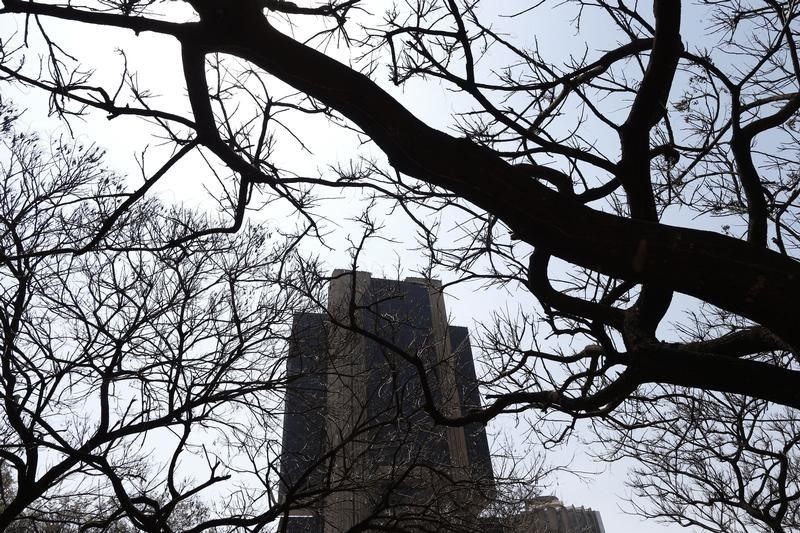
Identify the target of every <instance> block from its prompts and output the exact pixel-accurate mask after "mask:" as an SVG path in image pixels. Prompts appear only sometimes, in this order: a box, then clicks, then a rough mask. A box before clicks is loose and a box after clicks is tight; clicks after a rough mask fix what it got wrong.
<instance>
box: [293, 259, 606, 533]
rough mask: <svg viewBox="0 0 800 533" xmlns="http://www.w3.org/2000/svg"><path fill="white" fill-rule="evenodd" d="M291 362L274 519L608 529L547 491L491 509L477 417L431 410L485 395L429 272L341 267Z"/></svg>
mask: <svg viewBox="0 0 800 533" xmlns="http://www.w3.org/2000/svg"><path fill="white" fill-rule="evenodd" d="M286 368H287V372H286V379H287V392H286V402H285V414H284V432H283V453H282V460H281V467H280V476H281V485H280V494H279V497H280V499H281V501H282V502H283V503H284V504H286V507H287V511H286V512H285V513H284V515H283V518H282V519H281V521H280V524H279V531H287V532H290V533H301V532H302V533H343V532H345V531H351V530H355V531H362V530H367V531H369V530H382V531H386V530H392V531H480V532H481V533H494V532H498V533H499V532H503V533H506V532H508V533H545V532H546V533H604V530H603V526H602V521H601V520H600V516H599V514H598V513H596V512H594V511H591V510H587V509H583V508H574V507H565V506H563V505H562V504H561V503H560V502H558V500H555V499H554V498H541V499H537V500H535V501H534V500H531V501H529V502H525V503H524V504H521V505H520V509H519V512H517V513H512V516H510V517H509V516H506V517H505V518H503V519H502V520H501V519H500V518H499V517H496V516H492V515H491V512H490V510H491V508H490V506H489V504H490V503H491V502H492V501H493V499H494V498H495V480H494V475H493V471H492V463H491V458H490V454H489V445H488V441H487V437H486V430H485V428H484V426H483V425H482V424H479V423H473V424H467V425H465V426H457V427H449V426H446V425H442V424H437V423H436V422H435V420H434V418H433V417H432V416H431V411H432V410H434V411H435V412H438V413H440V414H441V415H442V416H444V417H447V418H452V417H458V416H460V415H463V414H465V413H467V412H469V411H470V410H472V409H478V408H480V405H481V401H480V395H479V391H478V386H477V380H476V375H475V367H474V363H473V357H472V350H471V348H470V341H469V334H468V331H467V329H466V328H463V327H458V326H451V325H449V324H448V323H447V313H446V310H445V305H444V299H443V297H442V292H441V286H440V285H439V284H438V283H437V282H435V281H434V282H431V281H429V280H423V279H417V278H407V279H406V280H405V281H394V280H385V279H378V278H373V277H372V276H371V275H370V274H369V273H366V272H352V271H335V272H334V274H333V276H332V281H331V284H330V287H329V293H328V310H327V313H302V314H297V315H295V317H294V323H293V326H292V335H291V339H290V351H289V356H288V359H287V366H286Z"/></svg>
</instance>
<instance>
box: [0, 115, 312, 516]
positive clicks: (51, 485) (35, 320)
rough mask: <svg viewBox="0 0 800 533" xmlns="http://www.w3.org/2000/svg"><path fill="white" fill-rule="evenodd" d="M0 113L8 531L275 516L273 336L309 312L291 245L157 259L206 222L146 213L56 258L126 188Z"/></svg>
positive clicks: (208, 241) (260, 233)
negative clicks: (290, 285)
mask: <svg viewBox="0 0 800 533" xmlns="http://www.w3.org/2000/svg"><path fill="white" fill-rule="evenodd" d="M3 117H4V119H5V120H4V128H3V132H2V150H3V163H2V195H1V196H2V200H1V202H2V204H0V220H1V221H2V224H3V229H2V241H1V242H2V250H3V252H2V269H0V272H2V295H0V302H2V311H1V312H0V324H2V335H1V336H0V340H1V342H2V350H3V352H2V353H3V360H2V375H3V382H2V402H3V403H2V413H3V416H2V417H1V418H0V427H2V431H0V433H1V434H2V437H0V459H2V461H3V463H2V464H3V468H4V475H3V481H4V483H3V492H2V496H3V505H2V508H1V509H0V528H2V529H4V530H5V529H6V528H12V529H13V528H14V527H16V528H22V530H26V531H27V530H29V529H30V528H32V527H33V528H34V529H36V528H44V529H47V528H50V529H49V530H58V531H69V530H71V529H75V530H77V529H78V528H79V527H80V528H81V529H82V530H86V529H99V530H109V528H112V529H113V528H115V527H123V528H124V527H127V526H135V527H136V528H137V529H141V530H145V531H171V530H173V529H176V528H178V529H181V530H197V531H200V530H207V529H213V527H216V526H228V527H230V526H235V525H246V523H247V521H248V520H250V521H255V522H259V521H263V520H267V521H268V520H269V519H270V518H269V517H270V516H272V517H274V516H276V515H277V513H279V512H280V507H279V506H277V505H276V503H275V501H274V498H273V489H274V479H273V478H272V477H271V476H269V475H268V474H269V472H270V471H271V469H272V470H274V469H275V468H276V466H274V465H277V457H278V450H276V444H275V443H276V442H277V440H276V439H277V435H276V433H275V425H264V424H263V422H264V421H265V420H270V419H273V418H275V417H277V416H279V412H280V411H279V407H280V402H281V395H282V392H281V391H282V390H283V389H282V385H283V384H284V383H285V376H284V375H283V373H282V371H281V370H280V361H282V354H283V350H285V347H284V344H285V343H284V342H283V341H284V339H285V338H286V336H287V331H288V329H287V328H288V324H289V323H290V321H291V316H292V313H293V312H295V310H297V309H299V308H301V307H302V302H300V301H298V300H297V298H298V297H297V295H296V294H297V293H295V292H293V291H288V290H286V285H284V284H282V283H274V282H275V281H277V280H278V277H279V276H280V275H281V274H280V271H281V269H282V268H286V269H287V272H289V271H290V269H288V268H287V265H288V264H289V262H290V252H291V249H292V241H291V240H288V241H287V240H284V239H283V238H278V239H274V238H271V236H270V235H268V234H267V233H266V231H264V230H261V229H258V228H252V227H249V228H244V229H243V231H242V232H241V233H239V234H238V235H236V236H232V237H228V236H224V235H217V234H213V235H209V236H207V237H205V238H199V239H195V240H192V241H190V242H187V243H185V244H183V245H179V246H176V247H170V248H168V249H162V248H159V247H158V246H155V245H154V243H161V242H163V239H164V238H166V239H171V238H175V237H176V236H179V235H180V234H181V232H183V231H184V228H185V227H186V225H187V224H191V223H195V224H203V222H202V221H201V220H200V218H201V217H200V215H197V214H193V213H191V212H188V211H181V210H174V209H168V208H166V207H165V206H162V205H159V204H158V203H156V202H148V203H142V204H139V205H138V206H137V208H135V209H133V210H130V211H127V212H126V213H125V216H124V219H123V218H119V219H118V220H117V222H116V223H115V226H114V228H112V229H110V230H109V233H108V239H110V240H107V241H106V243H107V245H106V246H103V247H102V249H99V250H93V251H91V252H87V253H85V254H82V255H73V254H63V253H60V252H59V250H60V249H62V248H64V247H71V246H74V245H75V243H79V242H81V241H83V240H85V239H86V238H87V236H88V237H89V238H91V236H92V235H94V234H96V233H97V231H98V228H99V227H100V226H101V225H102V224H104V223H105V220H107V218H104V216H103V215H104V214H106V213H108V212H110V211H111V210H113V209H114V208H115V206H117V205H119V204H120V203H121V202H122V201H123V200H122V199H121V198H120V193H119V190H120V186H121V183H120V178H118V177H117V176H115V175H113V174H112V173H110V172H109V171H108V170H106V169H105V168H104V167H103V164H102V161H101V155H102V154H101V153H100V152H99V150H98V149H96V148H94V147H90V146H85V147H84V146H77V145H74V144H72V143H64V142H60V141H56V142H54V143H53V144H52V146H51V148H50V149H47V148H45V147H43V146H42V142H41V141H40V140H39V139H38V138H37V137H36V136H34V135H31V134H26V133H24V132H19V131H17V129H16V128H15V125H14V117H15V113H14V111H13V110H12V109H11V108H10V107H9V106H7V105H6V104H4V106H3ZM154 221H157V222H159V223H160V224H154V223H153V222H154ZM165 221H168V222H169V223H165ZM117 238H119V239H120V240H121V241H123V242H124V243H125V245H124V246H117V245H115V244H114V240H115V239H117ZM269 281H272V282H273V283H269ZM264 358H267V361H269V362H270V364H262V360H263V359H264ZM151 442H152V443H153V444H151ZM212 442H215V443H216V445H215V446H210V443H212ZM247 443H250V448H248V451H249V454H246V455H245V456H244V457H245V462H242V461H243V459H242V456H241V454H240V453H237V449H238V448H239V447H241V446H243V445H245V444H247ZM265 473H266V474H267V475H265ZM243 479H246V480H249V482H248V483H246V488H241V487H242V486H243V485H245V484H244V482H243V481H242V480H243ZM9 484H10V485H11V486H9ZM212 491H213V492H214V494H226V495H227V498H229V499H230V501H228V502H227V503H226V505H225V508H224V509H223V510H222V511H221V512H216V511H217V510H216V509H214V511H215V512H214V513H212V512H211V509H209V508H204V507H203V506H204V505H205V504H203V500H202V498H203V497H205V496H204V495H206V494H208V493H209V492H212ZM204 509H205V510H204ZM262 514H266V515H267V518H263V517H261V515H262ZM245 516H246V517H247V518H243V517H245ZM243 522H244V524H242V523H243ZM126 524H127V526H126Z"/></svg>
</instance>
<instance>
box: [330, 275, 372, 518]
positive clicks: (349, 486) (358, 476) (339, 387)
mask: <svg viewBox="0 0 800 533" xmlns="http://www.w3.org/2000/svg"><path fill="white" fill-rule="evenodd" d="M370 281H371V276H370V274H369V273H367V272H355V273H354V272H352V271H348V270H335V271H334V272H333V279H332V280H331V284H330V287H329V290H328V309H329V313H330V315H331V323H330V324H329V328H328V354H329V361H328V375H327V391H328V395H327V405H326V409H327V416H326V425H325V430H326V434H327V437H328V446H330V448H328V449H329V450H331V449H334V448H337V447H340V448H339V449H338V451H337V452H336V454H335V457H334V468H333V475H332V479H331V489H332V492H331V494H330V495H328V496H327V497H326V499H325V513H324V516H325V526H324V531H325V533H343V532H345V531H348V530H349V529H350V528H351V527H353V525H354V524H355V523H356V522H358V521H360V520H361V519H362V518H364V517H365V516H366V513H367V512H368V509H367V508H366V497H365V496H364V494H362V492H363V487H360V486H359V485H361V482H362V480H363V479H364V478H365V475H364V474H365V472H363V470H364V469H365V465H363V464H361V463H362V462H363V460H362V458H363V457H364V453H363V452H364V450H363V449H362V448H363V447H364V440H365V438H366V436H363V435H362V436H359V437H355V436H354V432H355V431H357V430H358V426H359V423H360V422H363V421H364V419H365V415H366V396H367V387H366V368H365V366H366V363H365V361H366V343H365V340H364V338H363V337H362V336H361V335H359V334H357V333H354V332H352V331H349V330H348V329H347V327H348V326H350V325H358V326H361V327H363V326H364V323H363V319H364V313H363V312H360V311H358V310H357V311H356V312H355V314H354V315H353V316H351V306H352V305H353V304H355V305H361V304H362V303H363V301H364V293H365V292H366V291H367V289H368V288H369V285H370ZM353 320H355V324H353ZM337 324H341V325H342V326H343V327H340V326H338V325H337Z"/></svg>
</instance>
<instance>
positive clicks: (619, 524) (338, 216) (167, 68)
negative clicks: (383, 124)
mask: <svg viewBox="0 0 800 533" xmlns="http://www.w3.org/2000/svg"><path fill="white" fill-rule="evenodd" d="M486 4H487V6H490V7H491V8H495V7H496V6H499V7H498V9H500V10H502V11H503V12H505V13H511V12H514V11H515V10H516V9H517V8H519V7H522V6H525V5H529V4H530V2H523V1H521V0H520V1H511V0H503V1H502V2H486ZM541 13H546V11H540V12H537V14H535V15H531V16H527V17H519V18H517V19H513V20H512V19H504V20H503V23H504V24H506V30H507V32H508V33H509V34H510V35H511V36H512V37H513V38H516V39H517V40H518V41H519V42H523V43H525V42H526V41H527V44H530V43H531V42H532V40H533V39H534V38H535V39H537V41H538V44H539V47H540V49H541V50H542V52H543V53H544V54H552V55H553V57H554V58H556V59H557V58H558V55H559V54H564V53H566V52H567V51H569V50H579V49H581V48H582V46H583V40H586V41H589V42H592V43H597V42H600V43H609V44H613V39H612V38H610V37H609V36H608V35H605V34H603V33H602V32H601V31H600V30H597V29H595V28H594V27H593V25H592V24H584V27H583V32H582V33H581V35H580V36H576V35H575V32H574V29H573V28H572V26H571V24H570V22H569V21H568V20H567V19H566V17H565V16H564V15H563V14H560V15H556V14H554V13H550V14H549V15H548V16H542V15H541ZM684 16H685V17H688V15H686V13H685V14H684ZM13 20H14V19H12V18H11V17H6V16H4V17H2V18H0V25H2V27H0V35H3V36H7V35H9V34H10V33H13V32H14V31H21V30H22V28H21V26H19V25H18V26H13V27H12V26H11V25H12V24H13V22H12V21H13ZM19 22H20V20H19V19H18V20H17V24H19ZM696 22H697V21H692V24H689V23H688V22H687V24H689V25H688V26H685V27H686V28H688V30H687V29H685V30H684V36H685V39H686V36H687V31H688V32H692V31H699V30H698V26H697V25H696ZM48 29H50V30H51V31H52V32H53V34H54V36H56V37H60V38H62V39H63V40H64V42H67V43H68V45H69V51H70V52H71V53H73V54H75V55H76V56H77V57H79V58H80V59H81V60H82V61H83V62H84V63H85V64H86V65H90V66H91V67H92V68H94V69H95V70H96V71H97V74H98V76H99V77H100V78H102V79H105V80H107V81H108V82H109V83H112V80H114V79H115V77H116V76H118V74H119V72H120V66H121V59H120V56H119V55H118V54H117V53H116V51H115V50H116V49H117V48H122V49H124V50H125V51H126V53H127V55H128V57H127V59H128V62H129V65H130V66H131V67H132V68H134V69H136V70H137V71H138V73H139V77H140V82H141V85H142V86H143V87H149V88H152V89H153V90H154V91H155V92H156V93H159V94H160V95H162V97H161V102H162V107H170V106H171V105H173V104H174V105H177V106H179V107H180V108H184V109H185V100H184V90H183V88H182V87H183V82H182V78H181V76H180V69H179V68H178V65H179V63H180V60H179V55H178V49H177V46H176V44H175V42H174V41H172V40H171V39H164V38H159V37H155V36H152V35H146V34H143V35H141V36H138V37H136V36H133V35H132V34H131V33H130V32H122V31H119V30H104V29H99V28H94V27H86V26H82V27H78V26H76V25H69V26H66V25H64V24H62V23H58V22H48ZM593 46H598V45H596V44H593ZM600 47H601V48H602V47H603V46H602V45H601V46H600ZM385 79H386V77H385V76H384V77H383V78H382V79H379V81H385ZM384 86H385V87H386V88H387V90H389V91H390V92H391V93H392V94H394V95H395V96H396V97H397V98H398V99H400V100H401V101H402V102H404V103H405V104H406V105H407V106H408V107H409V108H410V109H411V110H412V111H413V112H414V113H415V114H416V115H417V116H419V117H420V118H423V119H424V120H426V121H428V123H430V124H432V125H434V126H436V127H439V128H443V129H446V128H447V127H448V126H449V125H450V124H451V114H452V112H454V111H457V110H458V108H459V105H460V103H461V102H462V101H461V100H458V98H457V97H455V96H454V95H453V94H452V93H450V92H448V91H445V90H444V89H443V88H442V87H440V86H439V85H437V84H435V83H434V84H423V83H419V82H415V83H413V84H411V85H409V86H408V87H406V88H405V89H403V90H399V89H397V88H394V87H391V86H389V84H388V83H384ZM3 92H4V93H6V94H8V95H9V96H11V97H12V99H14V100H15V101H16V102H17V103H18V105H20V106H22V107H26V108H28V111H27V113H26V114H25V116H24V120H25V121H26V122H27V124H28V125H29V126H30V127H31V128H33V129H37V130H39V131H43V132H45V133H48V132H49V133H52V134H56V135H57V134H60V133H59V132H64V131H65V130H63V129H59V126H58V125H57V124H56V123H55V122H54V121H53V120H52V119H48V118H47V117H46V99H45V98H44V97H42V95H37V94H33V93H14V92H7V89H6V87H4V88H3ZM73 125H74V126H75V133H76V135H77V137H78V138H79V139H81V140H83V141H86V142H96V143H97V144H99V145H101V146H102V147H104V148H106V149H107V151H108V160H107V161H108V164H109V165H110V166H112V167H114V168H117V169H119V171H120V172H124V173H126V174H128V175H129V177H130V179H131V180H133V181H136V180H138V179H140V177H139V176H138V175H136V172H137V169H136V165H135V164H134V160H133V158H132V154H133V153H134V152H136V151H140V150H142V149H143V147H144V146H145V145H147V144H151V145H154V146H152V147H151V149H150V151H149V154H150V156H149V157H150V159H148V161H150V163H149V164H150V165H152V167H153V168H156V167H157V166H158V163H159V161H161V160H163V153H160V152H159V149H158V147H157V146H155V141H154V140H153V139H152V138H149V136H148V131H147V128H145V127H143V126H142V124H141V122H139V121H137V120H134V119H126V118H118V119H115V120H113V121H108V120H106V118H105V117H103V116H102V114H96V115H95V116H92V117H88V118H87V119H86V120H85V121H83V122H81V121H75V122H73ZM296 127H297V128H298V129H299V130H302V133H303V138H304V140H305V141H306V142H307V143H308V145H309V147H310V148H311V149H312V151H313V152H314V157H313V158H312V157H308V156H302V155H298V154H299V152H298V150H297V147H296V146H292V141H291V140H289V139H285V138H282V139H281V140H280V141H279V145H278V150H285V153H286V155H285V156H279V157H284V158H286V162H287V164H291V165H293V166H294V167H295V168H298V169H306V170H307V171H308V172H310V173H313V172H315V171H319V172H324V171H325V170H326V165H328V164H331V163H336V162H341V163H344V162H346V161H347V160H348V158H350V157H351V156H352V155H353V153H354V152H355V151H357V150H360V151H362V152H365V151H366V152H369V151H370V150H374V148H371V147H363V146H362V147H359V145H358V142H357V139H355V138H354V136H345V135H340V134H337V133H336V132H341V130H339V129H335V128H331V127H329V126H327V125H326V124H325V122H324V120H323V119H308V122H307V123H296ZM298 157H305V159H304V160H302V161H299V160H293V159H292V158H298ZM160 158H161V159H160ZM203 176H206V178H207V177H208V176H207V171H206V170H205V168H204V167H203V165H202V163H201V162H200V160H199V158H195V159H193V160H188V161H184V162H182V163H181V164H179V165H178V167H177V168H176V169H175V171H173V172H172V173H171V175H170V177H169V179H168V180H166V181H165V182H164V183H163V184H161V185H160V186H159V188H158V192H157V193H158V194H160V195H162V196H163V197H164V198H166V199H168V200H170V201H175V202H181V203H184V204H186V205H203V204H204V202H205V201H207V199H206V194H205V192H204V191H203V188H202V186H201V185H202V183H207V182H206V181H205V180H204V179H203ZM331 205H335V206H337V207H336V208H332V209H330V210H328V211H327V212H326V213H327V215H328V217H329V228H330V229H335V230H336V233H335V234H333V235H332V236H331V238H330V241H329V242H330V244H331V245H332V246H333V247H334V250H325V254H326V261H327V263H328V265H329V266H330V268H331V269H333V268H336V267H343V266H346V265H347V264H348V263H349V257H348V253H347V251H346V247H347V244H346V240H345V238H346V236H347V234H348V231H351V230H352V226H351V225H350V224H349V223H348V221H347V218H348V217H349V216H351V215H352V214H354V213H350V212H348V211H347V209H346V206H347V205H348V204H347V202H342V201H338V202H336V201H332V203H331ZM343 206H345V207H343ZM379 215H380V216H381V217H382V218H383V219H384V220H385V221H386V222H387V232H388V233H389V234H390V235H391V236H392V237H393V239H395V242H392V243H389V242H380V241H376V242H374V243H371V244H370V246H369V247H368V248H367V251H366V254H365V255H364V256H363V258H362V261H361V264H360V267H361V268H362V269H365V270H370V271H372V272H373V274H374V275H375V276H387V277H393V276H395V275H396V274H397V273H396V268H395V266H396V265H397V264H400V265H401V266H402V269H403V270H402V272H401V275H402V276H405V275H414V271H415V270H416V269H418V268H420V267H422V266H423V258H422V256H421V255H420V253H419V252H418V251H417V250H415V244H414V239H413V231H412V230H411V228H409V227H408V225H402V226H400V225H398V224H396V223H395V224H392V222H393V221H395V220H398V219H397V217H390V216H388V215H385V214H379ZM255 216H256V217H257V218H258V220H261V221H263V222H264V223H278V221H280V220H281V218H282V213H281V212H280V211H278V212H275V211H268V212H262V213H259V214H258V215H255ZM445 281H447V280H445ZM526 297H529V296H528V295H526ZM519 301H520V299H519V296H518V295H516V294H507V293H504V292H501V291H480V290H476V288H475V286H469V287H467V286H459V287H455V288H453V289H452V290H451V291H449V293H448V298H447V299H446V304H447V308H448V311H449V313H450V315H451V316H452V317H453V323H455V324H458V325H466V326H469V327H470V329H471V330H473V331H475V330H476V329H477V327H476V324H479V323H481V322H482V321H484V320H486V319H488V318H489V313H490V312H491V311H493V310H498V309H500V310H502V309H505V308H515V307H516V306H517V305H518V303H519ZM687 302H688V300H687V299H679V303H678V304H676V306H675V307H676V309H674V310H673V311H672V312H673V313H675V314H676V316H677V313H680V309H678V308H680V307H682V306H686V305H690V304H689V303H687ZM489 431H490V432H492V433H502V432H511V433H514V432H515V431H516V432H518V431H519V430H518V429H517V430H515V428H514V424H513V421H511V420H504V419H499V420H496V421H494V422H493V423H492V424H491V425H490V427H489ZM587 451H590V450H587V449H586V448H585V447H584V445H582V444H581V442H580V439H578V438H575V439H573V440H572V441H570V444H569V445H568V446H567V447H566V448H565V449H562V450H558V451H553V452H550V453H551V455H550V458H551V460H552V461H553V462H554V463H561V462H566V461H567V460H572V461H573V463H572V464H573V465H575V467H576V468H577V469H579V470H582V471H586V472H599V473H597V474H596V475H595V474H593V475H588V476H585V477H586V478H587V479H586V480H585V481H581V480H579V479H576V478H575V477H573V476H568V475H564V476H561V477H559V478H558V479H557V481H556V482H555V484H554V486H553V487H552V490H551V491H550V492H551V493H553V494H555V495H556V496H558V497H559V498H560V499H561V500H562V501H564V502H565V503H566V504H570V505H577V506H581V505H582V506H586V507H591V508H593V509H595V510H598V511H600V513H601V515H602V517H603V521H604V523H605V526H606V530H607V532H608V533H622V532H628V531H637V532H641V533H668V532H673V533H676V532H678V531H688V530H686V529H682V528H679V527H677V526H673V525H670V526H666V525H664V526H662V525H657V524H654V523H652V522H647V523H644V522H642V521H641V520H640V519H639V518H637V517H633V516H629V515H627V514H625V513H624V512H623V511H622V508H625V507H626V506H627V504H625V503H624V502H623V501H622V498H621V497H622V496H623V495H624V494H625V493H626V489H625V486H624V479H625V475H626V470H627V465H625V464H621V463H617V464H612V465H607V464H600V463H596V462H592V461H591V460H589V459H588V457H587V455H586V454H587Z"/></svg>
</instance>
